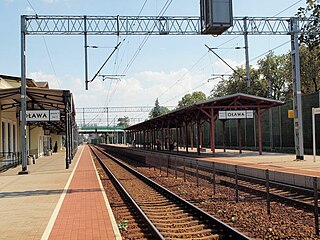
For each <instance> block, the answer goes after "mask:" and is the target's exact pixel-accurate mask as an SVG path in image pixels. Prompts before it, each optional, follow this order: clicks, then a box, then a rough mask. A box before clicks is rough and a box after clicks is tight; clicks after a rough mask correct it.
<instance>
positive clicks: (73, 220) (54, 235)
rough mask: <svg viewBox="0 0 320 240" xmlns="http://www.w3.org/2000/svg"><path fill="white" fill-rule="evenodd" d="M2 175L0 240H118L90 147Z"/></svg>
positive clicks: (60, 153)
mask: <svg viewBox="0 0 320 240" xmlns="http://www.w3.org/2000/svg"><path fill="white" fill-rule="evenodd" d="M20 170H21V166H19V167H17V168H12V169H9V170H7V171H6V172H2V173H0V214H1V218H0V226H1V231H0V239H6V240H8V239H14V240H17V239H21V240H22V239H32V240H35V239H121V236H120V233H119V231H118V228H117V224H116V222H115V220H114V217H113V214H112V211H111V208H110V206H109V203H108V200H107V198H106V195H105V193H104V190H103V187H102V184H101V182H100V179H99V178H98V175H97V172H96V169H95V166H94V164H93V161H92V158H91V155H90V152H89V148H88V147H87V146H79V148H78V151H77V154H76V156H75V157H74V160H73V161H72V163H71V165H70V168H69V169H65V152H58V153H54V154H53V155H52V156H46V157H42V158H40V159H37V160H36V164H31V165H29V166H28V170H29V171H30V174H28V175H18V172H19V171H20Z"/></svg>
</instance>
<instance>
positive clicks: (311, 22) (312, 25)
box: [297, 0, 320, 58]
mask: <svg viewBox="0 0 320 240" xmlns="http://www.w3.org/2000/svg"><path fill="white" fill-rule="evenodd" d="M306 4H307V6H306V7H304V8H303V7H301V8H299V9H298V12H297V16H298V17H300V18H301V19H302V20H308V22H307V23H306V24H305V25H304V26H303V27H302V28H301V32H302V33H301V35H300V37H299V40H300V43H301V44H306V45H307V46H308V48H309V49H310V51H313V50H319V48H320V46H319V44H320V35H319V30H320V4H319V0H306ZM319 57H320V55H319V54H318V58H319Z"/></svg>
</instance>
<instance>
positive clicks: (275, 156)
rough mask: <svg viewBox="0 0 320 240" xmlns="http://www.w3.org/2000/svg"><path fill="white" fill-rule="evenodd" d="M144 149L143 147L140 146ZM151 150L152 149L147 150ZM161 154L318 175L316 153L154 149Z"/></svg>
mask: <svg viewBox="0 0 320 240" xmlns="http://www.w3.org/2000/svg"><path fill="white" fill-rule="evenodd" d="M114 146H117V147H124V148H131V149H133V150H134V149H139V148H137V147H133V146H131V145H128V144H127V145H124V144H114ZM140 149H141V150H144V149H143V148H140ZM147 151H148V152H149V151H153V150H147ZM155 152H158V153H163V154H172V155H179V156H183V157H190V158H194V159H199V160H205V161H214V162H218V163H224V164H230V165H238V166H246V167H251V168H257V169H269V170H274V171H278V172H285V173H293V174H300V175H306V176H314V177H320V156H319V155H317V156H316V158H315V159H313V155H307V154H306V155H304V160H296V156H295V154H288V153H277V152H263V154H262V155H259V152H258V151H247V150H242V153H239V150H232V149H227V150H226V152H224V151H223V149H216V151H215V153H214V154H213V153H212V152H211V150H210V149H205V148H203V151H202V152H201V154H200V155H198V154H197V149H196V148H193V149H192V148H189V150H188V153H187V152H186V150H185V148H179V151H178V152H177V151H176V150H174V151H155Z"/></svg>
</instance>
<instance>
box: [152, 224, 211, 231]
mask: <svg viewBox="0 0 320 240" xmlns="http://www.w3.org/2000/svg"><path fill="white" fill-rule="evenodd" d="M181 227H182V228H183V229H184V230H186V231H192V232H196V231H201V230H203V229H208V226H207V225H205V224H200V225H199V224H197V225H194V226H188V227H185V226H180V227H179V226H176V225H171V226H170V227H165V228H163V227H158V229H159V230H160V231H161V233H169V232H170V233H171V232H177V233H180V232H181Z"/></svg>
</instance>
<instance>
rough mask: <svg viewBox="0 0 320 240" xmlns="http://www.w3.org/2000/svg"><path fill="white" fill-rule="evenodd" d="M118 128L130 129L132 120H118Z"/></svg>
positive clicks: (127, 118) (126, 118) (125, 118)
mask: <svg viewBox="0 0 320 240" xmlns="http://www.w3.org/2000/svg"><path fill="white" fill-rule="evenodd" d="M117 126H121V127H125V128H126V127H129V126H130V119H129V117H126V116H124V117H122V118H118V124H117Z"/></svg>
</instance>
